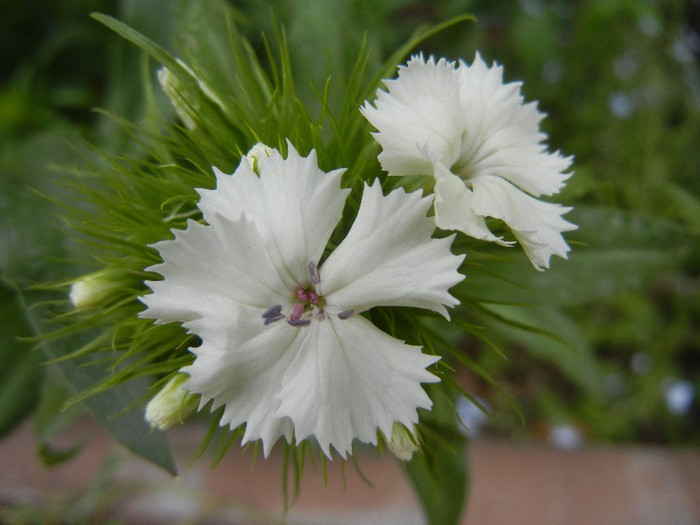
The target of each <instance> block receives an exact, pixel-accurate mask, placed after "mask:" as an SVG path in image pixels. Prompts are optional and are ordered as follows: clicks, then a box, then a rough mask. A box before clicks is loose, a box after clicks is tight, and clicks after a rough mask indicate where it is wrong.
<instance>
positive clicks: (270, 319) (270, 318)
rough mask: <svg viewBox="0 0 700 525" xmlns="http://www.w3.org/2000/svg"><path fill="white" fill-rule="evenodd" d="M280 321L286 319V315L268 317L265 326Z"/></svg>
mask: <svg viewBox="0 0 700 525" xmlns="http://www.w3.org/2000/svg"><path fill="white" fill-rule="evenodd" d="M280 319H284V314H279V315H275V316H273V317H266V318H265V323H264V324H265V326H267V325H269V324H272V323H274V322H275V321H279V320H280Z"/></svg>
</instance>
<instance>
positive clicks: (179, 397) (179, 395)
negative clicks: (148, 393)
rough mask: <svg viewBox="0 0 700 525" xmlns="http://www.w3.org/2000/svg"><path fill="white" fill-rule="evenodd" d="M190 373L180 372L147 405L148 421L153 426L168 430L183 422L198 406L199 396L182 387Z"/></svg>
mask: <svg viewBox="0 0 700 525" xmlns="http://www.w3.org/2000/svg"><path fill="white" fill-rule="evenodd" d="M188 377H189V376H188V375H187V374H185V373H179V374H177V375H176V376H175V377H173V378H172V379H170V381H168V382H167V383H166V385H165V386H164V387H163V388H162V389H161V391H160V392H158V393H157V394H156V395H155V396H154V397H153V399H151V400H150V401H149V402H148V405H146V414H145V416H146V421H148V424H149V425H151V427H152V428H159V429H161V430H168V429H169V428H172V427H174V426H175V425H177V424H179V423H183V422H184V421H185V419H187V418H188V417H189V416H190V414H192V412H194V410H195V409H196V408H197V400H198V396H197V395H195V394H192V393H190V392H188V391H187V390H185V389H184V388H182V385H183V384H184V383H185V381H187V379H188Z"/></svg>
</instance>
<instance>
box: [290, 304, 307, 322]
mask: <svg viewBox="0 0 700 525" xmlns="http://www.w3.org/2000/svg"><path fill="white" fill-rule="evenodd" d="M304 310H305V308H304V305H303V304H301V303H297V304H295V305H294V308H293V309H292V315H290V316H289V324H292V323H293V322H297V321H298V320H299V319H301V316H302V315H304ZM292 326H296V325H292Z"/></svg>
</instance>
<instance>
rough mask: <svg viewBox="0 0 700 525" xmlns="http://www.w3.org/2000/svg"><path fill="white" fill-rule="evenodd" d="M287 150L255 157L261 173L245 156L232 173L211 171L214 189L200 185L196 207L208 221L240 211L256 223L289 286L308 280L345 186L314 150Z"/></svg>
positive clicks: (345, 192) (338, 212)
mask: <svg viewBox="0 0 700 525" xmlns="http://www.w3.org/2000/svg"><path fill="white" fill-rule="evenodd" d="M288 150H289V154H288V156H287V158H286V159H283V158H282V155H281V154H280V153H279V152H277V151H274V152H273V153H272V154H271V155H270V156H269V157H260V158H259V159H258V162H259V169H260V177H258V176H257V175H256V174H255V172H253V170H252V169H251V167H250V164H249V163H248V161H247V160H245V159H243V161H242V162H241V164H239V166H238V168H237V169H236V171H235V172H234V173H233V175H231V176H228V175H224V174H222V173H221V172H219V171H218V170H216V173H217V189H216V190H201V191H200V195H201V201H200V204H199V207H200V209H202V211H203V213H204V218H205V219H206V220H207V222H209V223H211V222H212V221H214V220H215V219H214V217H215V216H216V215H217V214H219V215H224V216H226V217H230V218H236V217H238V216H240V214H241V213H244V214H245V215H246V217H248V218H249V219H250V220H252V221H253V222H255V223H256V225H257V227H258V230H259V231H260V235H261V237H262V242H263V243H265V244H266V245H267V246H268V250H269V251H270V252H271V255H270V257H271V258H272V259H273V260H275V261H276V263H275V264H276V265H277V267H278V271H279V273H280V274H281V275H287V276H288V280H287V284H288V285H290V286H291V285H294V284H299V283H300V282H304V281H308V271H307V264H308V263H309V262H310V261H313V262H318V260H319V259H320V257H321V255H322V254H323V250H324V249H325V247H326V244H327V243H328V239H329V238H330V236H331V233H332V232H333V229H334V228H335V226H336V225H337V224H338V221H339V220H340V218H341V216H342V213H343V206H344V205H345V199H346V198H347V195H348V193H349V192H350V190H349V189H343V190H341V189H340V177H341V175H342V174H343V171H344V170H334V171H331V172H329V173H325V172H323V171H321V170H320V169H319V168H318V163H317V161H316V152H315V151H312V152H311V153H310V154H309V156H308V157H301V156H300V155H299V154H298V153H297V151H296V150H295V149H294V147H293V146H292V145H291V144H288Z"/></svg>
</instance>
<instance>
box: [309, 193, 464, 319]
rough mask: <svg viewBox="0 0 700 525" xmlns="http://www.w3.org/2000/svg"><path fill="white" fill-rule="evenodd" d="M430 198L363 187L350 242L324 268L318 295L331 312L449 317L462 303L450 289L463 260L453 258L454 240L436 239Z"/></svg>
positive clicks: (346, 242)
mask: <svg viewBox="0 0 700 525" xmlns="http://www.w3.org/2000/svg"><path fill="white" fill-rule="evenodd" d="M428 208H430V198H424V197H422V196H421V195H420V193H419V192H414V193H408V194H407V193H406V192H405V191H404V190H403V189H398V190H394V191H392V192H391V193H390V194H389V195H387V196H386V197H385V196H384V195H383V194H382V189H381V186H380V184H379V182H377V181H375V182H374V184H373V185H372V186H367V185H365V189H364V193H363V195H362V202H361V203H360V209H359V211H358V213H357V217H356V219H355V222H354V224H353V225H352V227H351V229H350V231H349V232H348V235H347V237H346V238H345V239H344V240H343V242H342V243H340V245H339V246H338V247H337V248H336V249H335V250H334V251H333V252H332V253H331V254H330V256H329V257H328V259H327V260H326V262H325V263H323V266H322V267H321V269H320V274H321V285H320V287H319V288H318V290H320V294H321V295H323V296H324V298H325V299H326V301H327V305H328V307H327V308H328V309H333V308H337V309H338V310H339V311H340V310H345V309H353V310H355V312H362V311H364V310H367V309H369V308H371V307H373V306H413V307H417V308H427V309H430V310H434V311H436V312H439V313H441V314H442V315H444V316H445V317H448V315H447V310H446V308H445V306H443V305H446V306H454V305H456V304H459V301H457V300H456V299H455V298H454V297H452V296H451V295H450V294H449V292H448V290H449V288H450V287H452V286H454V285H455V284H457V283H458V282H460V281H461V280H462V279H464V276H463V275H462V274H460V273H459V272H458V271H457V268H459V265H460V264H461V262H462V260H463V259H464V256H463V255H462V256H456V255H453V254H452V252H451V251H450V245H451V243H452V239H453V237H448V238H445V239H432V238H431V235H432V234H433V232H434V230H435V222H434V220H433V219H432V218H431V217H426V212H427V211H428Z"/></svg>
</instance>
